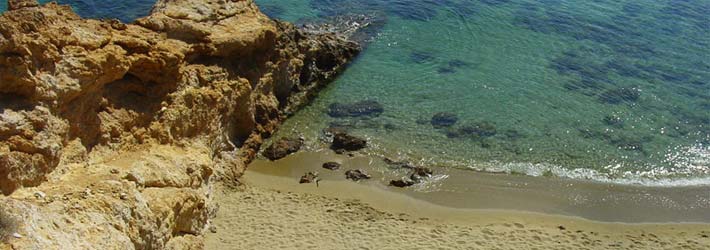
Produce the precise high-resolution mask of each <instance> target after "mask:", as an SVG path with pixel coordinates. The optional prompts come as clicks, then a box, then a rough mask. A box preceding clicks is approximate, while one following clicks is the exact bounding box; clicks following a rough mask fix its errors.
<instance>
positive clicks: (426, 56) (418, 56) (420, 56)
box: [409, 51, 434, 64]
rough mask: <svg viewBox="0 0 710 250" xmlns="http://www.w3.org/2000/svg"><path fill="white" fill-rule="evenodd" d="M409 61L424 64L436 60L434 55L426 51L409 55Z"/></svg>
mask: <svg viewBox="0 0 710 250" xmlns="http://www.w3.org/2000/svg"><path fill="white" fill-rule="evenodd" d="M409 59H410V60H411V61H412V62H414V63H418V64H422V63H427V62H430V61H432V60H434V55H432V54H431V53H429V52H425V51H414V52H412V53H411V54H409Z"/></svg>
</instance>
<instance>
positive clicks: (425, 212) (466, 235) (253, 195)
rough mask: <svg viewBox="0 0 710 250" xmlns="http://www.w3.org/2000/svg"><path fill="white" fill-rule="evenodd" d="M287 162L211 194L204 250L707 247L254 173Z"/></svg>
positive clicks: (689, 230)
mask: <svg viewBox="0 0 710 250" xmlns="http://www.w3.org/2000/svg"><path fill="white" fill-rule="evenodd" d="M296 158H298V157H295V158H294V157H290V159H292V160H295V159H296ZM288 159H289V158H287V159H285V160H283V161H279V162H276V163H269V162H265V161H263V162H262V161H256V162H255V163H253V166H252V167H253V168H251V169H250V170H248V171H247V173H246V174H245V175H244V177H243V178H242V179H241V180H242V185H241V186H239V187H236V188H235V187H220V188H219V190H218V192H217V193H218V196H217V197H216V199H217V202H218V203H219V204H220V209H219V211H218V214H217V217H216V218H215V220H214V222H213V224H214V225H213V229H214V230H213V231H214V232H215V233H208V235H207V241H206V247H207V249H709V248H710V226H708V225H707V224H699V223H655V224H651V223H610V222H598V221H593V220H587V219H583V218H580V217H572V216H561V215H549V214H544V213H532V212H521V211H511V210H502V209H469V208H453V207H449V206H441V205H437V204H434V203H432V202H428V201H424V200H422V199H418V198H414V197H413V196H412V195H408V194H407V193H403V192H393V191H390V190H388V189H386V188H382V187H380V186H378V185H376V184H375V185H368V184H365V183H355V182H351V181H343V180H333V179H331V178H329V177H328V176H329V175H326V176H325V177H324V179H323V181H321V182H320V183H319V185H318V186H316V185H315V184H299V183H298V180H297V179H294V178H292V177H287V176H279V175H276V174H273V172H271V173H269V171H268V169H264V168H266V166H265V165H261V166H260V163H261V164H266V165H272V164H276V165H279V166H280V168H286V169H288V168H289V167H293V166H289V164H288V163H290V161H289V160H288ZM291 163H292V162H291ZM293 171H297V170H293ZM322 171H327V170H322ZM340 172H342V170H341V171H340ZM341 174H342V173H341ZM520 207H524V205H522V204H521V205H520ZM639 213H643V212H642V211H639Z"/></svg>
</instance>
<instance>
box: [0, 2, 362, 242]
mask: <svg viewBox="0 0 710 250" xmlns="http://www.w3.org/2000/svg"><path fill="white" fill-rule="evenodd" d="M8 9H9V11H7V12H5V13H4V14H3V15H2V16H0V191H2V193H3V194H4V195H5V196H4V197H0V200H1V201H0V206H2V208H0V209H3V210H5V211H7V213H9V214H14V215H17V216H19V217H20V218H23V220H22V221H21V222H20V223H19V225H18V227H17V229H16V230H15V231H17V232H16V233H19V234H20V235H24V236H25V237H22V238H12V239H10V240H9V241H8V243H7V244H8V245H9V246H11V247H12V248H13V249H87V248H91V249H163V248H171V249H181V248H182V249H195V248H201V245H202V243H201V237H200V235H201V234H202V232H203V231H204V230H205V229H206V228H207V227H208V226H209V218H210V217H211V216H212V215H213V214H214V209H215V205H214V204H213V202H212V201H211V198H212V197H211V183H213V182H214V181H215V180H220V179H222V180H233V179H234V178H237V177H239V176H240V175H241V174H242V172H243V171H244V166H245V164H246V163H247V162H249V161H250V160H252V159H253V158H254V156H255V154H256V152H257V150H258V148H259V146H260V145H261V143H262V140H263V138H264V137H267V136H269V135H270V134H271V133H272V132H273V131H274V129H275V128H276V126H278V124H279V123H280V122H281V121H282V120H283V118H284V117H286V116H287V115H288V114H290V113H291V112H293V111H294V110H296V109H297V108H298V107H300V106H301V105H303V104H304V103H305V102H306V101H308V100H309V99H310V98H312V97H313V95H314V94H315V92H316V90H318V89H319V88H321V87H322V86H324V85H325V84H327V83H328V82H329V81H330V80H332V79H333V78H334V77H335V75H336V74H337V73H338V72H339V71H340V70H342V69H343V66H344V65H345V64H346V63H347V62H348V61H349V59H351V58H352V57H353V56H354V55H356V54H357V52H358V51H359V47H358V46H357V44H355V43H353V42H349V41H347V40H345V39H344V38H342V37H341V36H339V35H337V34H333V33H327V32H318V33H314V32H310V31H304V30H299V29H297V28H295V27H294V26H293V25H291V24H288V23H283V22H278V21H273V20H271V19H269V18H268V17H266V16H265V15H263V14H262V13H261V12H260V11H259V9H258V8H257V7H256V5H255V4H254V2H253V1H252V0H232V1H198V0H160V1H158V3H156V6H155V8H154V10H153V12H152V13H151V14H150V15H149V16H147V17H145V18H142V19H139V20H137V21H136V22H135V24H124V23H121V22H119V21H116V20H88V19H82V18H80V17H79V16H78V15H76V14H75V13H74V12H72V10H71V8H70V7H68V6H62V5H57V4H55V3H48V4H45V5H39V4H37V2H36V1H34V0H10V1H9V3H8ZM38 194H41V195H38ZM2 248H3V246H1V244H0V249H2Z"/></svg>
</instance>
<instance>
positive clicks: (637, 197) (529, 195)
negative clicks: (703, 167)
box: [247, 150, 710, 223]
mask: <svg viewBox="0 0 710 250" xmlns="http://www.w3.org/2000/svg"><path fill="white" fill-rule="evenodd" d="M329 161H334V162H338V163H341V164H342V168H341V169H340V170H338V171H331V170H327V169H323V168H321V165H322V163H325V162H329ZM348 169H363V170H365V171H366V172H368V173H369V174H371V175H372V176H373V179H371V180H366V181H361V182H360V183H355V182H352V181H349V180H345V178H344V176H343V173H344V172H345V171H346V170H348ZM433 170H434V176H433V177H432V178H431V179H430V180H428V181H425V182H424V183H421V184H417V185H414V186H412V187H408V188H396V187H391V186H388V183H389V181H390V180H394V179H398V178H401V177H403V176H406V174H407V170H404V171H402V170H395V169H391V168H388V166H387V165H386V164H385V163H384V162H383V161H382V160H381V159H379V158H377V157H370V156H365V155H355V156H354V157H348V156H344V155H338V154H335V153H333V152H331V151H330V150H323V151H319V152H307V151H303V152H299V153H296V154H294V155H290V156H288V157H286V158H284V159H281V160H279V161H276V162H271V161H267V160H264V159H257V160H255V161H254V162H252V163H251V164H250V166H249V168H248V170H247V175H252V176H261V178H267V177H268V176H272V177H282V178H284V179H283V180H282V181H278V182H276V181H275V182H274V183H281V182H289V181H290V182H292V183H287V184H279V185H288V188H289V189H288V190H301V189H304V188H308V186H309V185H298V179H299V178H300V177H301V176H302V175H303V174H305V173H306V172H311V171H314V172H319V173H320V177H321V179H322V181H321V182H320V187H321V188H317V189H314V190H310V189H308V190H310V191H309V192H313V193H315V194H328V193H327V191H324V190H327V189H330V186H331V185H336V186H338V187H339V188H341V189H353V188H364V187H367V188H368V189H371V190H377V191H378V192H386V193H392V194H397V195H404V196H407V197H410V198H413V199H417V200H421V201H425V202H428V203H431V204H436V205H440V206H444V207H451V208H461V209H475V210H489V209H492V210H507V211H523V212H533V213H541V214H551V215H556V216H557V215H560V216H572V217H580V218H585V219H589V220H594V221H602V222H622V223H710V187H707V186H697V187H694V186H693V187H670V188H669V187H648V186H633V185H621V184H612V183H601V182H595V181H583V180H574V179H566V178H554V177H533V176H523V175H509V174H492V173H482V172H475V171H470V170H461V169H454V168H434V169H433ZM252 178H255V177H252ZM341 186H342V187H341ZM271 188H276V189H279V188H282V187H281V186H274V187H271ZM385 196H387V195H385ZM358 198H361V199H365V198H366V197H358Z"/></svg>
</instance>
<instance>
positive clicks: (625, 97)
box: [599, 88, 641, 104]
mask: <svg viewBox="0 0 710 250" xmlns="http://www.w3.org/2000/svg"><path fill="white" fill-rule="evenodd" d="M639 97H641V91H639V90H638V89H636V88H617V89H612V90H607V91H605V92H604V93H602V94H601V95H599V101H601V102H603V103H607V104H622V103H632V102H636V101H637V100H638V99H639Z"/></svg>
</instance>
